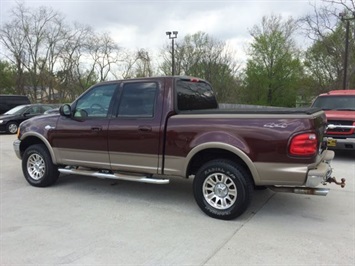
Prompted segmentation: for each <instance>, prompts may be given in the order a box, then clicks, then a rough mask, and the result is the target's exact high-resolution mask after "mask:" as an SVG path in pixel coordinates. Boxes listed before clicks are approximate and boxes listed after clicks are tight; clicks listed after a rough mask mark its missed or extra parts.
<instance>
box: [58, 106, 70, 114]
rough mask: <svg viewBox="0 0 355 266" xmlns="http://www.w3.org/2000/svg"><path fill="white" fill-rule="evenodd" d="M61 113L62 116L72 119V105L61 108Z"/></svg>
mask: <svg viewBox="0 0 355 266" xmlns="http://www.w3.org/2000/svg"><path fill="white" fill-rule="evenodd" d="M59 113H60V115H62V116H66V117H71V107H70V105H69V104H63V105H62V106H61V107H60V108H59Z"/></svg>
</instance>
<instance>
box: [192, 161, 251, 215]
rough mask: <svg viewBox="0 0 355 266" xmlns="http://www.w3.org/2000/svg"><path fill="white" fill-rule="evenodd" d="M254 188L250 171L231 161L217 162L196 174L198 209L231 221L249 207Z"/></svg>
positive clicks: (207, 164)
mask: <svg viewBox="0 0 355 266" xmlns="http://www.w3.org/2000/svg"><path fill="white" fill-rule="evenodd" d="M253 189H254V185H253V182H252V180H251V177H250V175H249V174H248V172H247V171H246V170H245V169H244V168H243V167H241V166H239V165H238V164H236V163H233V162H232V161H229V160H213V161H210V162H207V163H206V164H204V165H203V166H202V167H201V168H200V169H199V170H198V172H197V173H196V175H195V178H194V181H193V192H194V196H195V200H196V202H197V204H198V206H199V207H200V208H201V210H202V211H203V212H205V213H206V214H207V215H209V216H211V217H213V218H217V219H222V220H231V219H234V218H236V217H238V216H240V215H241V214H242V213H243V212H244V211H245V210H246V209H247V207H248V206H249V203H250V201H251V199H252V195H253Z"/></svg>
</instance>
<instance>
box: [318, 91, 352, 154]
mask: <svg viewBox="0 0 355 266" xmlns="http://www.w3.org/2000/svg"><path fill="white" fill-rule="evenodd" d="M312 106H313V107H318V108H321V109H322V110H324V111H325V115H326V117H327V120H328V127H327V131H326V133H325V136H326V137H327V139H328V146H329V148H331V149H337V150H355V90H333V91H329V92H328V93H323V94H320V95H319V96H318V97H317V98H316V99H315V101H314V102H313V104H312Z"/></svg>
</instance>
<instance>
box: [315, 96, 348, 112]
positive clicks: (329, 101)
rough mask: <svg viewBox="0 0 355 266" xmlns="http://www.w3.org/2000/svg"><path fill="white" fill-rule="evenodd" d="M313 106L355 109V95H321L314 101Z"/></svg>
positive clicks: (327, 108) (329, 108) (331, 108)
mask: <svg viewBox="0 0 355 266" xmlns="http://www.w3.org/2000/svg"><path fill="white" fill-rule="evenodd" d="M312 107H319V108H321V109H323V110H350V111H352V110H353V111H355V95H346V96H320V97H318V98H317V99H316V100H315V101H314V103H313V105H312Z"/></svg>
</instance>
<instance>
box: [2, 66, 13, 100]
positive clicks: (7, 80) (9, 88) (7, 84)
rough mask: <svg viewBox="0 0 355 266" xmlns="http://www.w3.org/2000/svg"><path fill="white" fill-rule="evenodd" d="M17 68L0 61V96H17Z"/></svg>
mask: <svg viewBox="0 0 355 266" xmlns="http://www.w3.org/2000/svg"><path fill="white" fill-rule="evenodd" d="M15 69H16V68H15V66H13V65H11V64H10V63H9V62H6V61H1V60H0V94H15V93H16V90H15V85H16V82H15V77H16V70H15Z"/></svg>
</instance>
